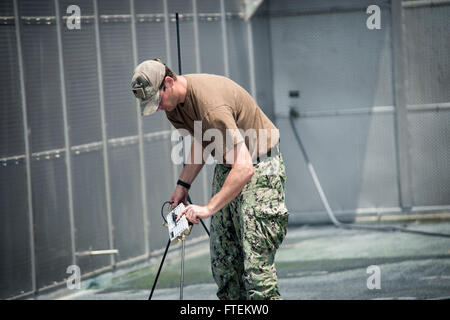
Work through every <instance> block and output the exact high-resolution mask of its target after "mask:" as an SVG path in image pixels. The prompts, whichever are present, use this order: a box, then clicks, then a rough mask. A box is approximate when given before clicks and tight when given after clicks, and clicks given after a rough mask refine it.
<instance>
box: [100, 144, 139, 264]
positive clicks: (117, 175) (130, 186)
mask: <svg viewBox="0 0 450 320" xmlns="http://www.w3.org/2000/svg"><path fill="white" fill-rule="evenodd" d="M119 146H120V144H119ZM119 146H117V147H114V146H112V147H111V148H110V173H109V174H110V182H111V208H112V209H111V210H112V218H113V225H114V246H115V247H116V248H115V249H119V252H120V260H124V259H127V258H130V257H135V256H139V255H142V254H144V249H143V248H144V239H143V232H142V226H143V223H142V218H143V211H142V200H141V192H140V183H139V181H140V180H139V179H140V170H139V152H138V147H137V145H136V144H129V145H126V146H120V147H119ZM136 230H140V231H141V232H136Z"/></svg>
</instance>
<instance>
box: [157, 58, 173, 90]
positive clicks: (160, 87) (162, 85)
mask: <svg viewBox="0 0 450 320" xmlns="http://www.w3.org/2000/svg"><path fill="white" fill-rule="evenodd" d="M153 60H154V61H158V62H159V63H162V64H163V65H164V66H165V67H166V74H165V75H164V79H165V78H166V77H171V78H172V79H173V80H174V81H177V74H176V73H175V72H173V71H172V70H171V69H170V68H169V67H168V66H167V65H166V64H165V63H164V62H162V60H161V59H159V58H155V59H153ZM162 88H164V80H163V82H162V83H161V85H160V86H159V89H162Z"/></svg>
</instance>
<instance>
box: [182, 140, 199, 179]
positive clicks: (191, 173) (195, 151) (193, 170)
mask: <svg viewBox="0 0 450 320" xmlns="http://www.w3.org/2000/svg"><path fill="white" fill-rule="evenodd" d="M196 155H197V156H196ZM199 155H203V147H202V145H201V144H200V143H198V142H197V140H195V139H192V143H191V151H190V153H189V161H188V163H186V164H185V166H184V168H183V170H182V171H181V174H180V178H179V179H180V180H182V181H184V182H187V183H189V184H192V182H193V181H194V179H195V177H197V175H198V173H199V172H200V170H201V169H202V168H203V165H204V164H205V162H204V161H203V157H202V156H200V157H199ZM199 159H201V160H200V161H201V163H199V162H200V161H199Z"/></svg>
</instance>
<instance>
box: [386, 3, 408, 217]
mask: <svg viewBox="0 0 450 320" xmlns="http://www.w3.org/2000/svg"><path fill="white" fill-rule="evenodd" d="M391 25H392V36H391V41H392V62H393V66H392V67H393V78H394V79H393V80H394V81H393V82H394V105H395V117H394V119H395V120H394V132H395V139H394V141H395V149H396V162H397V185H398V192H399V203H400V207H401V208H402V210H403V211H410V209H411V207H412V205H413V203H412V191H411V172H410V170H411V168H410V157H409V150H408V149H409V143H408V142H409V139H408V121H407V113H408V110H407V101H406V91H407V85H408V84H407V79H406V76H405V70H406V69H405V68H406V61H405V59H406V58H405V57H406V55H405V54H404V37H403V35H404V19H403V9H402V1H401V0H391Z"/></svg>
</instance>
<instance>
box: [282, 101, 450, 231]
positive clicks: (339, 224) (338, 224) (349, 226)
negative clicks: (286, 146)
mask: <svg viewBox="0 0 450 320" xmlns="http://www.w3.org/2000/svg"><path fill="white" fill-rule="evenodd" d="M298 117H299V114H298V113H297V111H295V110H294V109H291V110H290V112H289V122H290V124H291V128H292V131H293V133H294V136H295V139H296V141H297V144H298V145H299V147H300V150H301V152H302V154H303V157H304V159H305V161H306V164H307V166H308V170H309V173H310V174H311V177H312V178H313V182H314V185H315V187H316V189H317V191H318V192H319V196H320V198H321V200H322V203H323V204H324V206H325V209H326V211H327V213H328V216H329V218H330V220H331V221H332V223H333V224H334V225H335V226H336V227H338V228H343V229H363V230H373V231H388V232H393V231H401V232H407V233H414V234H420V235H424V236H433V237H445V238H450V234H446V233H438V232H427V231H420V230H411V229H407V228H402V227H397V226H369V225H362V224H349V223H342V222H340V221H339V220H338V219H337V218H336V216H335V215H334V213H333V211H332V210H331V207H330V205H329V204H328V200H327V198H326V196H325V193H324V191H323V190H322V187H321V186H320V182H319V178H318V177H317V175H316V173H315V170H314V167H313V166H312V164H311V161H310V160H309V157H308V154H307V153H306V150H305V147H304V146H303V143H302V140H301V139H300V136H299V134H298V132H297V129H296V127H295V123H294V119H296V118H298Z"/></svg>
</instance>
